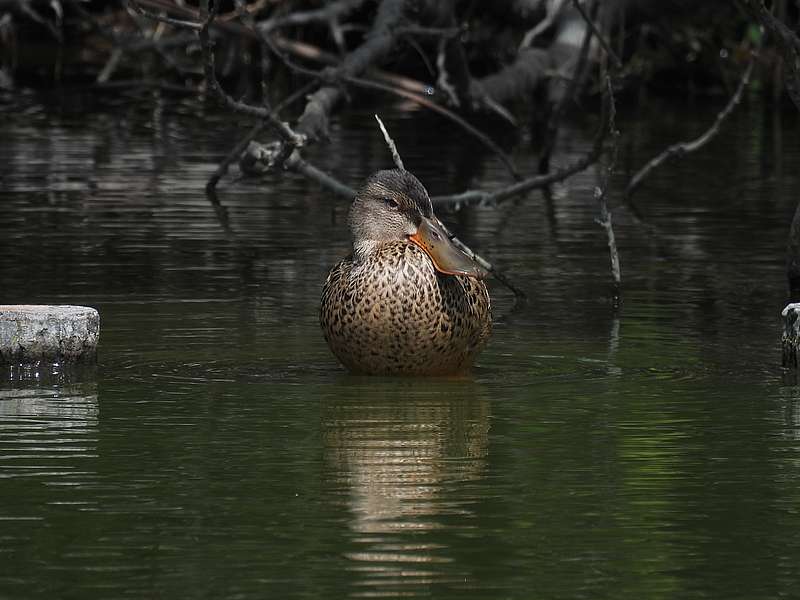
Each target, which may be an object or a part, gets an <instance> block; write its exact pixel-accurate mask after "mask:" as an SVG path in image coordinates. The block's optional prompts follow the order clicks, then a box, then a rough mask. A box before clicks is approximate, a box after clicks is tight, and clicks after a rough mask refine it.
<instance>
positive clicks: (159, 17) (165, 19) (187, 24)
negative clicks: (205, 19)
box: [128, 0, 202, 31]
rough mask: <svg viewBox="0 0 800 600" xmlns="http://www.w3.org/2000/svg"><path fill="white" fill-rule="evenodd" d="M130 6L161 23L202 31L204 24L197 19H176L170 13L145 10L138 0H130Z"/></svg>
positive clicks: (140, 13)
mask: <svg viewBox="0 0 800 600" xmlns="http://www.w3.org/2000/svg"><path fill="white" fill-rule="evenodd" d="M128 6H129V7H130V8H131V10H133V11H134V12H135V13H137V14H139V15H141V16H143V17H147V18H148V19H150V20H152V21H159V22H161V23H166V24H167V25H172V26H173V27H180V28H183V29H193V30H194V31H200V28H201V27H202V25H201V24H200V23H198V22H197V21H186V20H183V19H174V18H172V17H170V16H168V15H164V14H161V13H156V12H151V11H149V10H145V9H144V8H142V7H141V6H139V3H138V1H137V0H128Z"/></svg>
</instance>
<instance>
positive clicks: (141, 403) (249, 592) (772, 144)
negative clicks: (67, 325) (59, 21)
mask: <svg viewBox="0 0 800 600" xmlns="http://www.w3.org/2000/svg"><path fill="white" fill-rule="evenodd" d="M76 106H77V107H78V109H77V110H76V109H75V107H73V108H72V109H70V108H69V107H67V108H64V109H56V108H54V107H52V106H39V105H37V106H32V107H31V110H30V111H28V112H27V113H26V114H25V115H24V118H19V115H14V118H7V119H3V120H2V121H0V139H3V144H2V145H0V185H1V186H2V196H3V200H4V205H3V219H1V220H0V292H2V294H3V301H4V302H8V303H13V302H46V303H58V302H63V303H72V304H88V305H91V306H95V307H97V308H98V309H99V310H100V312H101V315H102V320H103V325H102V337H101V346H100V353H99V363H98V366H97V369H96V371H95V372H94V373H89V374H83V375H80V376H77V377H69V378H68V377H66V376H65V375H63V374H57V376H56V377H55V378H53V377H50V375H52V374H40V377H38V378H37V377H36V376H35V375H34V374H32V373H27V374H18V376H14V377H10V378H5V377H4V379H3V382H2V383H0V482H2V483H1V484H0V565H2V566H0V596H3V597H30V598H38V597H41V598H52V597H81V598H106V597H117V596H123V595H131V596H135V597H153V596H163V597H187V596H188V597H214V598H221V597H226V598H227V597H237V598H261V597H264V596H273V595H278V596H280V597H282V598H322V597H325V598H339V597H342V598H343V597H374V596H388V597H397V596H435V597H437V598H498V597H514V598H516V597H530V596H532V595H533V596H537V597H547V598H550V597H552V598H557V597H558V598H566V597H615V598H643V597H646V598H675V597H686V598H690V597H696V598H708V597H730V598H748V599H751V598H774V597H778V596H781V595H790V594H791V591H792V590H793V589H795V588H796V587H797V586H798V585H800V569H798V567H797V565H798V564H800V544H798V538H797V535H796V532H797V531H798V530H799V528H800V522H799V521H798V517H797V511H796V509H795V507H796V506H797V501H798V499H799V498H798V494H797V490H796V488H797V486H796V482H797V481H798V479H800V439H798V436H797V431H798V423H800V400H799V399H798V392H797V387H796V385H795V383H796V382H795V381H793V380H792V379H791V377H789V378H788V380H787V379H785V377H786V374H784V373H783V372H782V371H781V370H780V368H779V367H778V365H779V360H780V352H779V347H778V334H779V331H778V318H777V315H778V314H779V311H780V308H781V307H782V304H783V302H784V299H785V283H784V272H783V268H784V267H783V251H784V249H783V246H784V240H785V235H786V230H787V227H788V223H789V219H790V218H791V215H792V213H793V212H794V209H795V205H796V202H797V196H796V190H797V189H798V184H800V181H798V173H800V169H798V168H797V166H798V161H800V145H798V144H799V143H800V138H798V136H795V135H789V134H788V133H789V132H791V131H794V130H796V129H797V125H798V121H797V117H796V116H795V115H783V118H782V122H781V123H779V124H777V125H776V120H775V119H773V118H770V117H768V116H766V115H767V114H768V113H766V112H763V111H762V110H761V109H760V108H759V107H757V106H749V107H747V106H743V107H741V110H739V111H737V113H735V115H734V117H733V118H732V120H731V121H730V123H729V124H728V125H727V126H726V127H725V129H724V130H723V132H722V133H721V134H720V137H719V138H718V139H717V140H715V141H714V142H713V143H712V144H711V145H710V146H709V148H708V151H707V152H706V151H704V152H701V153H698V154H697V155H695V156H693V157H692V158H691V159H690V160H684V161H678V162H674V163H671V164H669V165H667V166H666V167H664V168H663V169H661V170H660V171H657V172H656V173H654V174H653V176H652V179H651V180H650V181H649V183H648V185H647V186H646V187H645V188H643V189H642V190H641V191H640V192H639V195H638V196H637V202H638V208H639V211H640V213H641V215H640V217H641V218H642V219H644V220H645V221H646V222H647V223H648V224H651V225H653V226H655V227H656V228H657V233H658V235H657V236H655V237H654V236H652V235H651V234H650V230H649V229H647V228H644V227H642V226H641V224H640V223H639V222H638V221H637V218H639V217H636V216H632V215H631V214H630V213H629V212H628V211H627V209H626V208H625V207H623V206H621V205H620V206H614V207H612V209H613V210H614V223H615V227H616V229H617V238H618V243H619V244H620V255H621V260H622V269H623V281H624V290H623V294H624V296H623V306H622V310H621V312H620V313H619V314H618V315H616V316H615V315H614V314H613V313H612V311H611V310H610V305H609V297H608V296H609V276H608V257H607V254H606V248H605V238H604V235H603V232H602V230H600V229H599V228H598V227H597V226H596V224H595V223H594V221H593V219H594V216H595V204H594V201H593V197H592V189H593V187H594V185H595V184H596V174H595V173H594V172H592V171H589V172H586V173H583V174H581V175H579V176H577V177H575V178H574V179H573V180H571V181H570V182H569V184H568V185H565V186H563V187H561V188H559V189H557V190H556V193H555V195H554V197H553V198H552V201H551V202H545V201H543V200H542V199H541V197H540V196H539V195H536V194H533V195H531V196H530V197H528V198H525V199H522V200H520V201H518V202H516V203H509V204H507V205H502V206H500V207H474V208H470V209H465V210H462V211H458V212H452V213H449V214H445V215H443V216H444V218H445V220H446V221H447V222H448V224H449V225H452V228H453V229H454V231H456V232H457V233H458V234H459V237H461V238H462V239H463V240H464V241H465V242H466V243H468V244H469V245H470V246H472V247H474V248H475V249H476V250H477V251H479V252H481V253H482V254H484V255H486V256H487V257H488V258H490V259H492V260H493V261H494V262H496V263H497V264H498V265H500V266H501V267H502V268H505V269H507V270H508V271H509V272H510V273H513V274H514V275H515V277H517V278H518V280H519V282H520V284H521V285H522V287H524V288H525V289H526V291H528V292H529V294H530V301H529V302H528V303H527V304H526V305H525V306H524V307H522V308H521V309H520V310H517V311H515V312H513V313H512V314H510V315H508V316H505V315H506V314H507V311H508V310H509V309H510V308H511V306H512V305H513V298H512V296H511V294H510V293H508V292H507V291H506V290H505V289H503V288H502V287H500V286H497V285H493V286H492V290H491V293H492V297H493V302H494V306H495V314H496V315H498V316H499V315H503V317H502V318H499V319H497V321H496V323H495V327H494V333H493V336H492V339H491V341H490V344H489V346H488V348H487V350H486V351H485V352H484V354H482V355H481V357H480V360H479V364H478V365H477V368H476V369H475V372H474V373H473V374H472V376H470V377H469V378H464V379H458V380H447V379H443V380H438V379H380V378H375V379H373V378H358V377H351V376H348V375H346V374H345V373H344V372H343V371H341V369H340V368H339V367H338V366H337V365H336V364H335V363H334V361H333V359H332V358H331V355H330V353H329V351H328V349H327V347H326V346H325V343H324V341H323V339H322V336H321V334H320V331H319V327H318V323H317V310H318V302H319V294H320V289H321V286H322V282H323V281H324V278H325V276H326V274H327V271H328V269H329V268H330V267H331V266H332V265H333V264H334V263H335V262H336V261H337V260H339V259H340V258H341V257H342V256H344V255H345V254H347V252H348V249H349V243H350V242H349V235H348V232H347V230H346V218H345V216H346V210H347V207H346V206H345V205H344V204H343V203H341V201H339V200H335V199H333V198H330V197H329V196H328V195H327V194H326V193H324V192H323V191H321V190H319V189H318V188H316V187H315V186H314V185H313V184H310V183H308V182H305V181H302V180H298V179H296V178H293V177H289V176H287V177H282V178H278V177H276V178H269V179H265V180H264V181H261V182H252V181H240V182H237V183H236V184H235V185H233V184H230V183H228V184H226V185H223V186H222V187H221V189H220V190H219V191H218V198H217V200H218V201H217V202H209V201H208V199H207V198H206V197H205V194H204V192H203V185H204V182H205V179H206V177H207V176H208V175H209V174H210V173H211V172H213V170H214V168H215V167H216V163H217V161H218V160H219V159H220V158H221V157H222V156H223V155H224V153H225V152H226V148H224V147H223V146H224V145H225V143H227V142H225V143H223V142H222V141H224V140H234V139H235V138H236V136H237V135H238V134H240V133H241V132H239V131H234V130H233V126H232V125H231V124H230V123H228V122H227V121H226V119H225V118H224V117H222V116H220V115H218V114H215V113H213V112H208V111H207V110H206V109H205V108H204V107H202V106H197V105H195V104H193V103H192V102H188V101H186V102H183V101H181V102H178V103H175V104H173V103H166V102H164V101H161V100H152V99H151V100H146V101H138V102H128V103H120V104H114V105H111V106H104V105H102V104H99V103H94V104H89V105H86V104H83V105H81V104H77V105H76ZM656 114H657V118H654V116H653V114H651V113H648V114H641V115H639V114H627V115H624V114H621V115H620V116H619V118H618V124H619V126H620V127H621V128H622V129H623V134H624V135H625V136H626V142H625V144H624V145H623V149H624V150H623V156H621V160H620V165H621V166H622V167H621V172H620V173H619V174H617V175H616V179H615V180H614V181H613V182H612V195H611V199H612V202H613V200H614V199H615V197H616V196H615V195H614V192H615V191H618V190H621V189H623V187H624V184H625V183H626V179H625V177H626V176H627V175H629V174H630V172H632V171H634V170H635V169H636V168H637V167H638V166H639V165H641V164H642V162H644V161H645V160H647V159H649V157H651V156H653V155H654V154H656V153H657V152H659V151H660V150H661V149H662V148H663V146H665V145H666V144H668V143H671V142H673V141H675V140H676V139H683V138H690V137H692V136H693V135H695V134H696V132H697V131H698V130H702V129H703V128H704V127H705V126H706V124H707V123H708V122H710V120H713V118H714V116H715V114H716V113H715V107H712V106H683V107H674V106H666V107H659V109H658V110H657V111H656ZM198 116H199V117H201V118H202V125H200V124H198ZM384 120H385V121H386V123H387V126H388V127H389V129H390V130H391V131H392V133H393V135H394V137H395V139H396V141H397V143H398V146H399V148H400V151H401V152H402V154H403V157H404V160H405V162H406V165H407V166H408V167H409V169H411V170H412V171H413V172H415V173H416V174H417V175H418V176H419V177H420V179H421V180H422V181H423V182H424V183H425V184H426V186H427V187H428V189H429V190H430V192H431V193H432V194H440V193H445V192H454V191H459V190H461V189H463V188H465V187H468V186H481V187H487V188H488V187H492V186H497V185H501V184H504V183H506V182H507V173H506V172H505V171H504V169H503V167H502V165H500V164H498V163H497V162H496V161H495V160H494V159H493V158H492V157H488V156H486V155H484V154H483V153H482V151H481V150H480V149H478V148H476V147H475V146H474V145H473V144H472V142H470V141H469V140H466V139H462V138H460V137H459V135H458V134H454V133H453V132H452V131H450V130H448V129H446V128H445V126H444V125H443V124H442V123H441V122H439V121H437V120H434V119H431V118H429V117H426V116H424V115H421V114H419V113H408V112H403V111H397V112H396V113H395V114H387V115H384ZM591 125H592V124H591V123H586V124H585V126H584V124H581V123H578V124H572V125H570V126H568V127H566V128H565V129H564V131H563V145H562V154H561V155H560V156H558V157H556V160H557V162H564V163H566V162H568V161H570V160H573V159H574V158H576V157H577V156H579V155H581V154H582V153H583V152H585V150H586V149H587V147H588V145H589V144H590V143H591V142H590V137H591ZM246 126H247V125H246V124H244V125H243V127H246ZM332 136H333V139H332V141H331V143H330V144H329V145H320V146H317V147H315V148H310V149H309V153H310V154H309V158H310V159H313V160H314V162H315V164H318V165H320V166H321V167H322V168H324V169H326V170H328V171H330V172H333V173H335V174H336V175H337V176H338V177H339V178H340V179H342V180H343V181H345V182H346V183H348V184H349V185H352V186H357V185H358V184H359V182H360V181H361V180H362V179H363V178H364V176H366V175H367V174H368V173H370V172H372V171H374V170H376V169H378V168H383V167H386V166H387V165H388V164H389V156H388V155H387V153H386V151H385V148H384V144H383V141H382V139H381V137H380V135H379V134H378V133H377V131H376V130H374V128H373V127H372V116H371V112H370V111H369V110H366V109H365V110H364V111H363V112H359V111H358V110H352V111H347V113H346V116H343V117H342V118H340V119H339V120H336V121H335V122H334V123H332ZM514 152H515V156H514V158H515V161H516V162H517V164H520V165H524V164H535V157H534V156H532V155H531V154H530V153H529V152H528V150H526V149H525V148H524V146H523V147H519V148H517V149H516V150H515V151H514ZM44 375H48V376H44Z"/></svg>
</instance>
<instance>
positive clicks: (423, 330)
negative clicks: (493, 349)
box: [320, 241, 492, 375]
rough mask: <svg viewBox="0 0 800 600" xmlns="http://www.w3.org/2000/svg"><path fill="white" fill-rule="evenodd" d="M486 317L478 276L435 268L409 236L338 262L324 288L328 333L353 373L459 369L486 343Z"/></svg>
mask: <svg viewBox="0 0 800 600" xmlns="http://www.w3.org/2000/svg"><path fill="white" fill-rule="evenodd" d="M491 322H492V321H491V309H490V302H489V293H488V291H487V289H486V285H485V284H484V283H483V281H481V280H479V279H475V278H472V277H467V276H463V275H444V274H442V273H438V272H437V271H436V270H435V269H434V266H433V263H432V261H431V259H430V258H429V257H428V255H427V254H426V253H425V252H424V251H423V250H421V249H420V248H418V247H417V246H416V245H414V244H412V243H411V242H408V241H393V242H389V243H385V244H382V245H381V246H380V247H379V248H377V249H376V250H375V251H374V252H372V253H371V254H370V255H369V256H367V257H366V258H362V259H361V260H355V261H354V259H353V258H352V257H351V258H347V259H345V260H343V261H341V262H340V263H339V264H338V265H336V266H335V267H334V268H333V269H332V270H331V272H330V274H329V275H328V279H327V281H326V282H325V287H324V290H323V293H322V307H321V310H320V323H321V325H322V330H323V332H324V334H325V339H326V341H327V342H328V344H329V345H330V347H331V350H332V351H333V353H334V354H335V355H336V357H337V358H338V359H339V360H340V361H341V362H342V363H343V364H344V365H345V366H346V367H347V368H348V369H350V370H351V371H354V372H357V373H373V374H428V375H435V374H449V373H459V372H463V371H465V370H467V369H469V367H470V366H471V365H472V362H473V360H474V359H475V356H476V355H477V354H478V352H479V351H480V350H481V349H482V348H483V346H484V345H485V344H486V341H487V339H488V337H489V333H490V332H491Z"/></svg>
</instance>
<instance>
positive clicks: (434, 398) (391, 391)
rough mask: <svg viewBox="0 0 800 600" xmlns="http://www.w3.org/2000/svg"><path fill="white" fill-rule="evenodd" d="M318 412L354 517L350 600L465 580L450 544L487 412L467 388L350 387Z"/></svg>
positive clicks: (481, 448)
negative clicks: (353, 585)
mask: <svg viewBox="0 0 800 600" xmlns="http://www.w3.org/2000/svg"><path fill="white" fill-rule="evenodd" d="M337 388H338V389H337V390H336V392H335V393H334V396H335V397H333V398H331V399H330V400H327V401H326V402H324V403H323V407H322V419H323V432H324V442H325V446H324V448H325V455H326V461H327V463H328V468H327V469H326V472H327V473H328V476H329V477H330V481H329V483H330V484H331V485H332V486H333V487H334V490H335V494H338V495H339V497H340V498H341V499H342V502H343V503H344V504H345V505H346V506H347V508H348V509H349V512H350V515H351V516H350V518H349V528H350V530H351V532H352V535H351V536H350V543H349V544H348V545H349V547H350V551H349V552H348V553H347V558H348V559H350V561H352V570H353V571H354V572H356V573H358V577H356V586H357V591H356V592H355V593H354V594H353V595H355V596H372V595H387V594H388V595H394V594H396V593H402V594H403V595H416V594H417V593H424V590H423V589H420V588H426V589H427V588H428V587H429V586H430V585H431V584H439V583H447V582H463V581H464V580H465V579H466V578H468V577H467V576H468V573H465V572H464V570H463V568H460V567H459V565H458V564H457V563H456V562H455V558H454V557H453V556H452V555H451V554H450V552H449V543H448V540H450V539H453V535H454V534H455V535H457V534H458V533H459V531H462V530H466V529H469V528H470V521H471V519H470V517H471V516H472V506H473V505H474V502H475V495H474V494H473V493H471V492H470V490H469V486H468V485H465V484H469V483H470V482H476V481H478V480H480V479H481V478H482V477H483V473H484V471H485V468H486V459H487V452H488V450H487V449H488V433H489V418H490V403H489V400H488V398H487V397H485V395H484V394H483V391H482V390H481V388H480V387H479V386H477V385H476V384H475V383H474V382H471V381H466V380H465V381H455V382H454V381H431V380H408V381H399V380H383V381H381V380H375V379H368V380H361V379H358V378H347V380H345V381H343V382H342V385H341V387H339V386H337Z"/></svg>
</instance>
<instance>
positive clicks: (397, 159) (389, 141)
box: [375, 115, 406, 171]
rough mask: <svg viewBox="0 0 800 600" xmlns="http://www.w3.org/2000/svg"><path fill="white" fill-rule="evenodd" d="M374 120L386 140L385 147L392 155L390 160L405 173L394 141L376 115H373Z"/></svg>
mask: <svg viewBox="0 0 800 600" xmlns="http://www.w3.org/2000/svg"><path fill="white" fill-rule="evenodd" d="M375 120H376V121H378V125H379V126H380V128H381V132H382V133H383V139H385V140H386V145H387V146H389V151H390V152H391V153H392V160H393V161H394V164H395V165H396V166H397V168H398V169H400V170H401V171H405V170H406V168H405V167H404V166H403V159H402V158H400V153H399V152H398V151H397V146H396V145H395V143H394V140H393V139H392V137H391V136H390V135H389V132H388V131H386V126H385V125H384V124H383V121H381V118H380V117H379V116H378V115H375Z"/></svg>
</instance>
